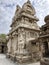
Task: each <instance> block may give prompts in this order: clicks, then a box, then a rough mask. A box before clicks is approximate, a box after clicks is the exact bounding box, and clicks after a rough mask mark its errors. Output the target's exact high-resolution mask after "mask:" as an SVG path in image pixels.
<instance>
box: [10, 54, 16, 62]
mask: <svg viewBox="0 0 49 65" xmlns="http://www.w3.org/2000/svg"><path fill="white" fill-rule="evenodd" d="M10 59H11V60H12V61H14V62H15V61H16V56H15V55H12V54H10Z"/></svg>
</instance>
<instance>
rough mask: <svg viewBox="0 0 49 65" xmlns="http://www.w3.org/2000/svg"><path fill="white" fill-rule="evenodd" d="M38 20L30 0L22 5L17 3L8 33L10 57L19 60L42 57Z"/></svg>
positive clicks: (8, 54) (32, 59)
mask: <svg viewBox="0 0 49 65" xmlns="http://www.w3.org/2000/svg"><path fill="white" fill-rule="evenodd" d="M38 21H39V19H38V18H37V17H36V12H35V9H34V7H33V6H32V5H31V2H30V1H29V0H28V1H27V2H26V3H24V4H23V6H22V7H20V6H19V5H17V7H16V11H15V15H14V17H13V19H12V24H11V26H10V27H11V30H10V31H9V34H8V42H7V47H8V51H7V56H8V57H9V58H11V59H13V60H14V59H15V60H16V61H18V62H26V61H33V62H34V61H38V60H39V59H40V56H41V55H40V49H39V48H40V46H39V41H38V37H39V33H40V29H39V26H38V25H37V22H38Z"/></svg>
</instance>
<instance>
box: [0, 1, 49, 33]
mask: <svg viewBox="0 0 49 65" xmlns="http://www.w3.org/2000/svg"><path fill="white" fill-rule="evenodd" d="M26 1H27V0H0V34H1V33H5V34H7V33H8V32H9V30H10V25H11V23H12V18H13V16H14V13H15V10H16V5H20V6H21V7H22V5H23V4H24V3H25V2H26ZM30 1H31V4H32V6H34V8H35V10H36V16H37V17H38V18H39V21H38V25H39V26H40V27H41V26H42V25H43V24H45V22H44V17H45V16H46V15H49V0H30Z"/></svg>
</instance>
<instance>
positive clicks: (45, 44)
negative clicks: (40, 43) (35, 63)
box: [44, 42, 49, 57]
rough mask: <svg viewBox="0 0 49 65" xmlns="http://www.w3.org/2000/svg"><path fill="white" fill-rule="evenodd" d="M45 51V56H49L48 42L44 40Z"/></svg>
mask: <svg viewBox="0 0 49 65" xmlns="http://www.w3.org/2000/svg"><path fill="white" fill-rule="evenodd" d="M44 48H45V53H44V57H49V51H48V42H44Z"/></svg>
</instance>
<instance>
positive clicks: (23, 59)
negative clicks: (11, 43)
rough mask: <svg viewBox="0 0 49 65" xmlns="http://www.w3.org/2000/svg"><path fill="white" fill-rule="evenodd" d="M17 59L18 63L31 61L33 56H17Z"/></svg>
mask: <svg viewBox="0 0 49 65" xmlns="http://www.w3.org/2000/svg"><path fill="white" fill-rule="evenodd" d="M16 60H17V62H18V63H26V62H30V60H31V56H16Z"/></svg>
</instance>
